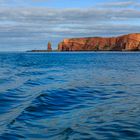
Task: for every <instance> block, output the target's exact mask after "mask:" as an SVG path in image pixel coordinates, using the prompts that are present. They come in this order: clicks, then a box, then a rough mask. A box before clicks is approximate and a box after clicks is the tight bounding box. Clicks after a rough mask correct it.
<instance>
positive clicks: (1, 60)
mask: <svg viewBox="0 0 140 140" xmlns="http://www.w3.org/2000/svg"><path fill="white" fill-rule="evenodd" d="M139 58H140V54H139V53H1V54H0V139H2V140H6V139H7V140H11V139H12V140H19V139H29V140H36V139H38V140H39V139H41V140H46V139H47V140H87V139H89V140H92V139H94V140H96V139H97V140H99V139H104V140H112V139H113V140H124V139H127V140H133V139H134V140H138V139H140V108H139V107H140V73H139V69H140V65H139V64H140V60H139Z"/></svg>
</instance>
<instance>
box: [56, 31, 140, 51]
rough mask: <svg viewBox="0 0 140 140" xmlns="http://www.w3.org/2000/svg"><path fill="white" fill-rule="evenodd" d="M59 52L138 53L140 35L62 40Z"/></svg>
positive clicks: (139, 49)
mask: <svg viewBox="0 0 140 140" xmlns="http://www.w3.org/2000/svg"><path fill="white" fill-rule="evenodd" d="M58 50H59V51H140V33H135V34H128V35H123V36H118V37H89V38H71V39H64V40H63V41H62V42H60V43H59V45H58Z"/></svg>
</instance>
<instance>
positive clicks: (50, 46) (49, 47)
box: [47, 42, 52, 52]
mask: <svg viewBox="0 0 140 140" xmlns="http://www.w3.org/2000/svg"><path fill="white" fill-rule="evenodd" d="M47 51H49V52H50V51H52V45H51V42H48V47H47Z"/></svg>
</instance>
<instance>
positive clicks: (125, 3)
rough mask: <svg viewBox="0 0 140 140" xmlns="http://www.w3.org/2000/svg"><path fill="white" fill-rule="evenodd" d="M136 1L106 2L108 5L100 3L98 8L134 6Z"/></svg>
mask: <svg viewBox="0 0 140 140" xmlns="http://www.w3.org/2000/svg"><path fill="white" fill-rule="evenodd" d="M136 3H137V2H136V1H134V0H133V1H115V2H108V3H101V4H99V6H102V7H106V8H118V7H123V8H124V7H129V6H133V5H135V4H136Z"/></svg>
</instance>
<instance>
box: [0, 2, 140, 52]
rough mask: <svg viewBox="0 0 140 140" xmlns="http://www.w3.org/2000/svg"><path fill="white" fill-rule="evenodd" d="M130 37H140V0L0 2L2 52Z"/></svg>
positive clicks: (0, 43)
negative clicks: (97, 38)
mask: <svg viewBox="0 0 140 140" xmlns="http://www.w3.org/2000/svg"><path fill="white" fill-rule="evenodd" d="M129 33H140V0H0V51H26V50H32V49H46V48H47V43H48V41H50V42H52V47H53V49H56V48H57V45H58V43H59V42H60V41H62V40H63V39H64V38H73V37H94V36H103V37H104V36H105V37H106V36H118V35H123V34H129Z"/></svg>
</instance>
